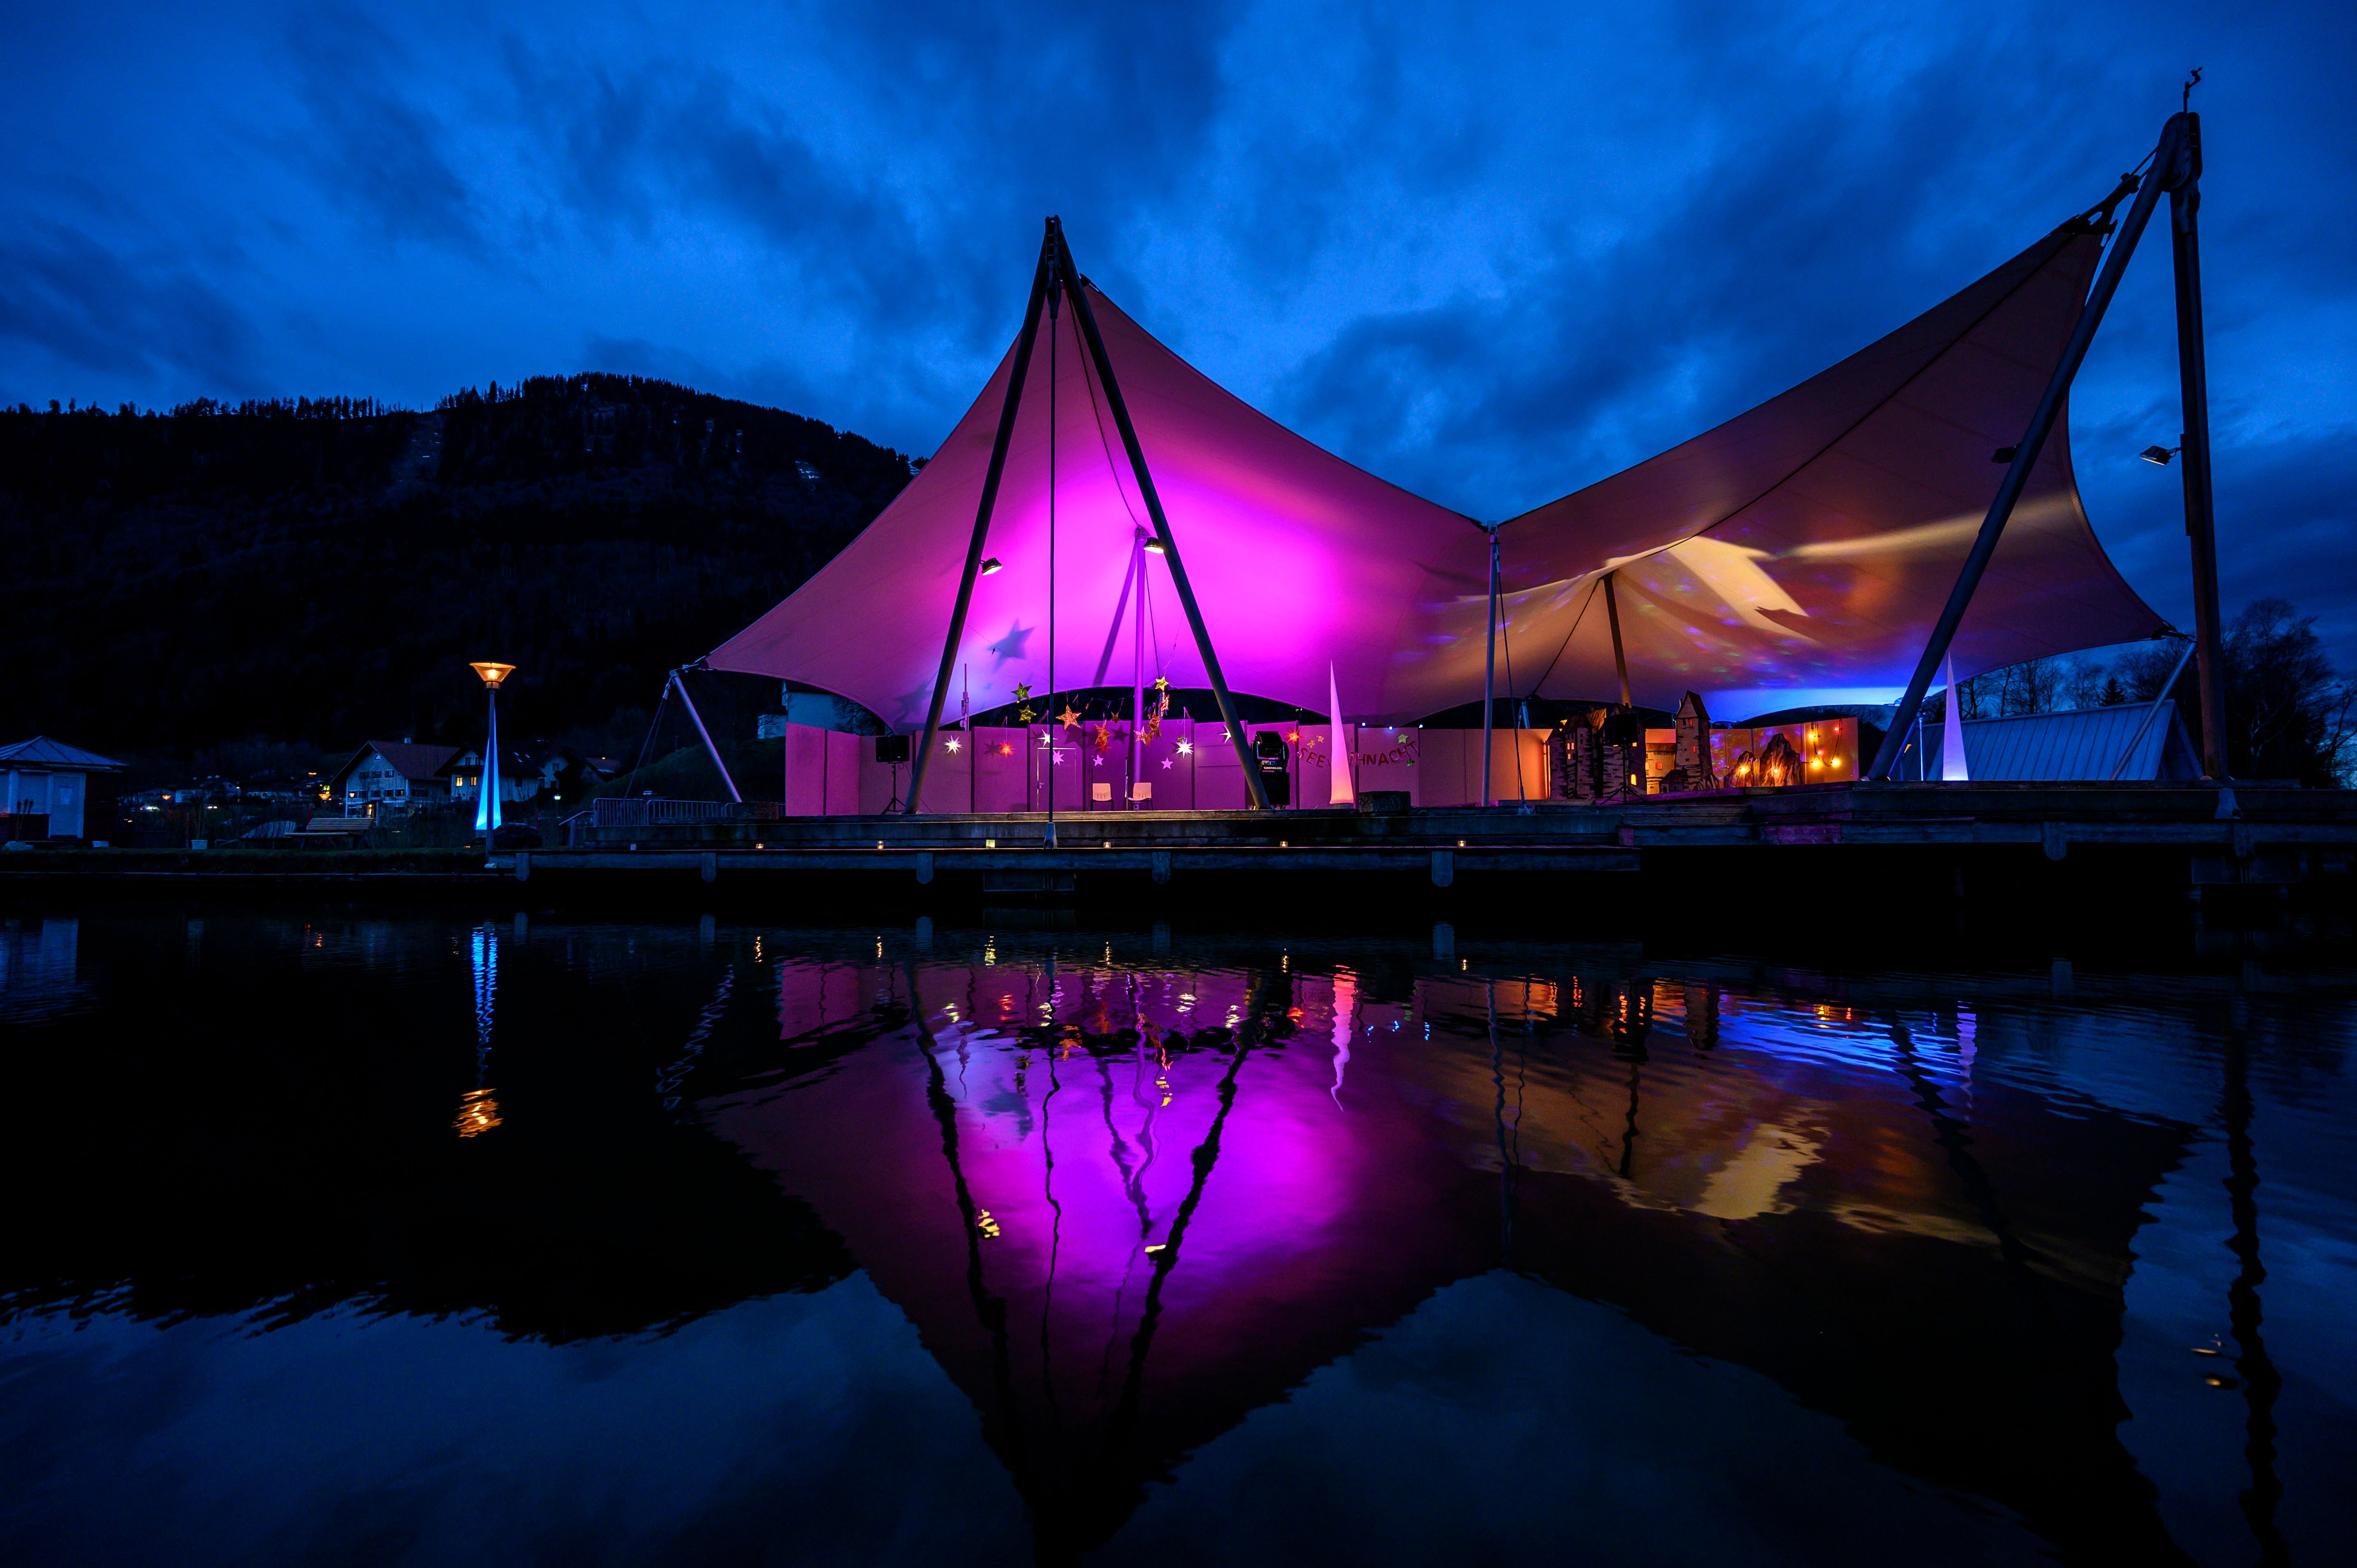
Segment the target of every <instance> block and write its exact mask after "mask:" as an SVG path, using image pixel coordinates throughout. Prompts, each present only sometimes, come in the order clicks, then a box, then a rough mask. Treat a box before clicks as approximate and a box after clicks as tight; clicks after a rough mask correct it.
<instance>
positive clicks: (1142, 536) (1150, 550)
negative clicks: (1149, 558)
mask: <svg viewBox="0 0 2357 1568" xmlns="http://www.w3.org/2000/svg"><path fill="white" fill-rule="evenodd" d="M1137 532H1138V537H1139V540H1140V542H1142V543H1144V545H1145V546H1146V553H1147V554H1149V555H1162V554H1167V553H1168V552H1167V551H1165V550H1164V549H1163V548H1162V536H1161V535H1160V534H1158V533H1148V532H1146V530H1144V529H1142V528H1141V529H1139V530H1138V531H1137Z"/></svg>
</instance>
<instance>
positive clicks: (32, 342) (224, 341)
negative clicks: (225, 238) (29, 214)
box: [0, 221, 269, 402]
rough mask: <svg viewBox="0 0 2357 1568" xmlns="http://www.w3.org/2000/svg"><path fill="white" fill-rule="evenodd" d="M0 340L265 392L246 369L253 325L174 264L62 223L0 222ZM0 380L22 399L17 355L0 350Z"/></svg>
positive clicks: (86, 362) (24, 386)
mask: <svg viewBox="0 0 2357 1568" xmlns="http://www.w3.org/2000/svg"><path fill="white" fill-rule="evenodd" d="M0 345H15V346H16V348H17V349H19V351H21V350H23V349H30V350H33V351H34V352H35V353H36V354H37V355H42V356H48V357H51V358H53V359H54V360H55V361H56V362H57V363H58V364H59V365H62V366H68V367H71V368H73V369H76V370H81V371H98V372H101V373H102V375H103V376H104V377H106V378H108V379H110V380H113V379H121V380H125V381H145V380H147V379H150V378H153V377H156V376H158V375H163V374H168V373H172V372H179V373H181V374H184V375H186V376H187V377H188V378H189V379H191V380H193V381H195V382H196V383H198V384H200V385H205V386H210V387H212V388H215V389H217V392H219V393H226V394H229V395H232V396H234V395H238V394H242V393H253V392H264V391H267V390H269V389H268V388H266V387H265V386H264V382H263V380H262V378H261V376H260V375H259V373H258V372H257V371H256V369H255V362H254V361H255V344H254V332H253V323H252V322H251V321H250V320H249V319H248V318H247V317H246V315H245V313H244V312H243V311H242V310H241V309H239V308H238V306H236V305H234V304H232V303H231V300H230V299H229V298H228V297H227V296H226V295H224V294H223V293H222V292H221V290H220V289H218V288H215V287H213V286H212V285H209V284H207V283H205V282H204V281H203V280H201V279H200V278H198V277H196V276H194V275H192V274H189V273H188V272H187V271H186V270H184V269H181V268H178V267H174V266H171V265H169V264H168V263H164V264H159V263H156V262H154V261H153V260H152V259H151V258H145V257H128V256H124V255H122V254H119V253H117V252H113V251H112V250H109V249H108V248H106V247H105V246H103V245H102V244H101V243H99V242H97V241H96V240H94V239H92V238H91V236H90V235H88V234H85V233H83V232H82V231H80V230H78V229H74V228H70V227H68V226H66V225H64V224H59V223H44V222H38V221H36V222H31V223H26V224H23V225H21V226H13V227H0ZM0 355H5V358H0V367H7V368H5V369H0V377H5V381H0V384H5V382H15V383H16V387H15V388H14V390H15V391H16V398H15V399H13V400H11V401H26V402H30V401H34V400H36V399H38V398H39V397H40V396H41V394H42V392H43V389H42V388H40V387H38V386H34V385H31V384H28V379H27V377H26V376H25V375H24V374H23V372H22V371H20V370H16V368H15V367H9V366H7V360H8V359H14V358H17V357H18V356H17V355H15V354H8V353H7V350H6V349H5V348H0Z"/></svg>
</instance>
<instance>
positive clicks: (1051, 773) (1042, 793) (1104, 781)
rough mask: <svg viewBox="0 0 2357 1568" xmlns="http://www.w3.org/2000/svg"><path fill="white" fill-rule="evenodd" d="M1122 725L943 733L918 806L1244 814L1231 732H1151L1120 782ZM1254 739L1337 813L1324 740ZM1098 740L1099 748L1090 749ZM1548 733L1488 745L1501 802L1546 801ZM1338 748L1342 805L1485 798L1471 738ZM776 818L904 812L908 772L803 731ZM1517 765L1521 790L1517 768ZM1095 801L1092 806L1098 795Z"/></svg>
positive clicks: (1366, 742)
mask: <svg viewBox="0 0 2357 1568" xmlns="http://www.w3.org/2000/svg"><path fill="white" fill-rule="evenodd" d="M1129 728H1130V726H1129V725H1127V724H1126V723H1122V722H1117V721H1116V722H1111V723H1103V724H1100V723H1097V722H1093V721H1092V722H1089V723H1084V724H1082V725H1081V726H1080V727H1079V728H1078V729H1077V730H1071V729H1065V728H1063V727H1062V726H1060V725H1032V726H1030V727H1029V728H1028V729H1017V728H1009V729H995V728H982V729H977V730H974V732H972V733H971V734H968V733H967V732H964V731H961V730H945V731H943V732H942V734H941V735H940V736H937V737H936V739H935V740H934V743H933V744H934V746H935V751H934V756H933V767H932V770H931V777H930V778H929V779H927V780H926V782H925V796H926V800H925V805H926V807H927V809H928V810H930V811H936V812H966V811H979V812H998V811H1046V810H1047V809H1048V798H1049V791H1050V790H1051V789H1052V790H1053V792H1054V795H1055V802H1056V810H1057V811H1060V812H1062V811H1075V812H1077V811H1125V810H1128V809H1131V808H1130V806H1129V802H1130V800H1131V799H1132V796H1133V789H1134V788H1135V786H1138V785H1141V784H1142V785H1144V786H1145V791H1146V792H1145V795H1144V798H1142V799H1139V800H1137V801H1136V809H1139V810H1144V811H1242V810H1243V809H1244V807H1245V806H1246V805H1247V804H1248V803H1249V800H1248V796H1247V792H1246V789H1245V786H1244V781H1243V769H1242V768H1240V767H1239V766H1238V765H1237V762H1236V754H1235V748H1234V747H1233V746H1232V745H1230V744H1229V742H1228V740H1227V730H1226V727H1225V726H1224V725H1220V724H1218V723H1215V722H1211V721H1203V720H1189V719H1165V720H1164V721H1163V723H1162V727H1161V732H1160V733H1159V734H1158V735H1157V736H1155V738H1154V739H1152V740H1149V741H1147V742H1146V743H1145V745H1144V746H1142V747H1140V755H1139V767H1138V771H1137V774H1136V776H1135V777H1134V778H1133V777H1132V776H1131V773H1130V768H1129ZM1245 729H1246V731H1247V733H1249V734H1251V735H1253V736H1260V735H1263V734H1275V735H1276V736H1280V737H1282V738H1284V740H1285V742H1286V751H1287V754H1288V760H1287V768H1286V770H1287V773H1288V775H1289V776H1290V778H1291V780H1292V786H1293V788H1292V795H1293V804H1294V805H1295V806H1296V807H1309V808H1318V807H1324V806H1327V805H1329V804H1330V803H1331V802H1332V799H1333V778H1334V774H1333V769H1334V761H1333V757H1332V751H1333V732H1332V729H1331V728H1330V726H1329V725H1324V724H1320V723H1317V722H1314V721H1312V722H1307V723H1301V724H1274V725H1246V726H1245ZM1100 736H1103V745H1102V746H1100V744H1099V737H1100ZM1546 736H1547V732H1546V731H1544V730H1537V729H1530V730H1501V731H1499V732H1498V733H1497V734H1496V735H1495V736H1492V737H1491V746H1492V748H1493V750H1492V758H1493V760H1492V762H1491V788H1492V789H1494V790H1495V792H1496V798H1497V799H1498V800H1501V801H1513V800H1520V799H1522V798H1523V795H1522V793H1521V790H1522V789H1526V790H1527V791H1528V798H1529V799H1531V800H1546V799H1547V798H1548V795H1549V783H1548V779H1547V746H1546ZM1342 745H1343V749H1344V751H1345V753H1346V754H1347V755H1348V757H1349V758H1350V761H1349V767H1350V768H1351V779H1352V792H1353V793H1354V794H1355V795H1361V796H1363V795H1364V794H1365V793H1366V792H1367V791H1368V790H1370V789H1404V790H1405V791H1407V794H1408V799H1409V801H1410V802H1411V803H1412V804H1414V805H1418V806H1466V805H1471V804H1473V803H1474V801H1475V800H1477V799H1479V797H1480V792H1481V732H1480V731H1479V730H1448V729H1416V728H1415V727H1413V726H1407V727H1403V728H1398V729H1385V728H1382V727H1379V726H1376V725H1344V726H1343V727H1342ZM785 756H786V762H785V767H786V778H785V811H786V814H787V815H788V816H797V817H807V816H833V817H839V816H852V815H866V816H873V815H876V814H877V813H878V812H880V811H883V810H884V808H885V806H886V805H887V804H888V802H889V801H890V800H892V799H893V796H894V793H895V790H896V789H897V791H898V793H899V799H900V800H902V801H904V802H905V801H906V800H907V799H908V795H909V784H910V782H911V778H912V775H913V774H914V773H915V771H916V769H915V768H913V767H912V766H909V765H903V766H902V767H901V768H899V771H898V775H897V778H896V776H895V773H894V770H893V768H891V766H890V765H889V764H887V763H880V762H878V761H877V760H876V740H875V737H874V736H853V735H845V734H842V733H840V732H839V731H834V730H823V729H815V728H813V727H812V726H810V725H787V726H786V746H785ZM1518 756H1519V757H1520V760H1521V764H1522V775H1521V779H1522V783H1521V789H1518V788H1517V784H1516V777H1515V771H1514V767H1515V761H1516V758H1517V757H1518ZM1100 789H1102V790H1103V799H1099V798H1098V797H1099V790H1100Z"/></svg>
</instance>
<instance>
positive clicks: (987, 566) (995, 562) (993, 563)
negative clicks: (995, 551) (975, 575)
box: [982, 555, 1000, 577]
mask: <svg viewBox="0 0 2357 1568" xmlns="http://www.w3.org/2000/svg"><path fill="white" fill-rule="evenodd" d="M999 566H1000V562H999V559H998V557H997V556H996V555H994V556H992V557H991V558H990V559H989V560H987V561H985V562H984V563H983V564H982V575H984V576H985V577H987V576H989V575H991V574H992V573H993V572H996V571H997V570H998V569H999Z"/></svg>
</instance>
